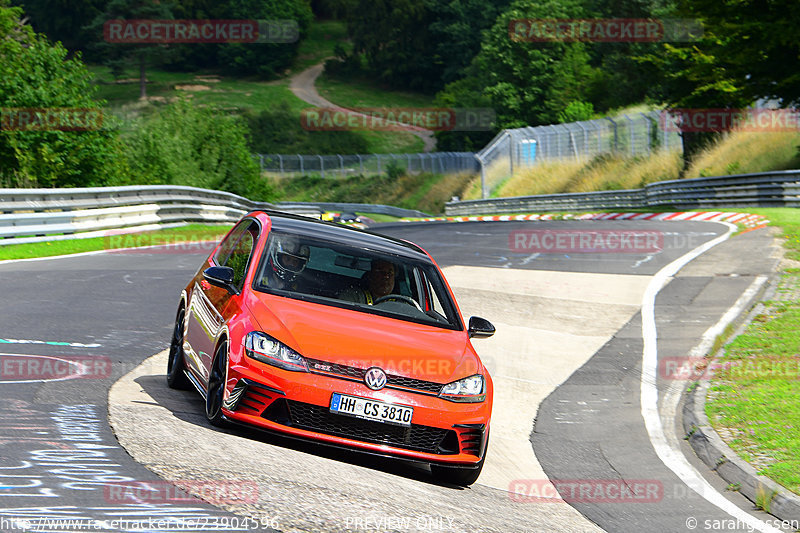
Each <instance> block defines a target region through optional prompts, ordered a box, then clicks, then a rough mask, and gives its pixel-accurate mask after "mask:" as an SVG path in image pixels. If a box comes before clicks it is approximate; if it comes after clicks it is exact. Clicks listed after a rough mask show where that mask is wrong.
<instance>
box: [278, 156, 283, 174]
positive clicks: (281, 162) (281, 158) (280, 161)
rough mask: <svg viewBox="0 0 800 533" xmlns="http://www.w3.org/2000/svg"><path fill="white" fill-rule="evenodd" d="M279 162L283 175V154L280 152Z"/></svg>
mask: <svg viewBox="0 0 800 533" xmlns="http://www.w3.org/2000/svg"><path fill="white" fill-rule="evenodd" d="M278 164H279V165H280V169H281V176H283V156H282V155H281V154H278Z"/></svg>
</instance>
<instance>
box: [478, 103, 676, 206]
mask: <svg viewBox="0 0 800 533" xmlns="http://www.w3.org/2000/svg"><path fill="white" fill-rule="evenodd" d="M665 117H666V118H667V119H669V118H670V117H667V116H666V115H664V114H663V113H662V112H659V111H651V112H649V113H638V114H636V115H633V116H630V115H623V116H621V117H614V118H611V117H605V118H602V119H597V120H587V121H582V122H571V123H567V124H552V125H549V126H536V127H526V128H517V129H510V130H503V131H502V132H500V133H499V134H498V135H497V136H496V137H495V138H494V139H493V140H492V141H491V142H490V143H489V144H488V145H486V147H484V148H483V149H482V150H481V151H480V152H478V153H477V154H476V156H477V158H478V160H479V161H480V169H481V177H482V184H483V195H484V197H486V196H487V195H488V194H490V192H491V191H492V190H493V189H494V188H495V187H496V186H497V185H499V184H500V183H501V182H502V180H503V179H505V178H507V177H508V176H511V175H512V174H513V173H514V172H515V171H517V170H519V169H521V168H526V167H531V166H533V165H536V164H538V163H542V162H545V161H554V160H564V159H575V160H589V159H591V158H593V157H595V156H597V155H600V154H608V153H616V154H620V155H623V156H629V157H636V156H643V155H649V154H651V153H653V152H655V151H658V150H681V149H682V144H681V137H680V132H679V131H680V130H679V128H676V127H665V123H664V120H665Z"/></svg>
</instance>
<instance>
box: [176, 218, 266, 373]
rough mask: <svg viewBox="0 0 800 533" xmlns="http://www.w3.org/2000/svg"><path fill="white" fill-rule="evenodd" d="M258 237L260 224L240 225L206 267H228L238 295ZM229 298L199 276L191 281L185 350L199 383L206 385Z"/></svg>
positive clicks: (243, 222) (231, 297) (224, 320)
mask: <svg viewBox="0 0 800 533" xmlns="http://www.w3.org/2000/svg"><path fill="white" fill-rule="evenodd" d="M258 235H259V225H258V222H256V221H255V220H253V219H245V220H243V221H242V222H240V223H239V224H238V225H237V226H236V227H235V228H234V229H233V231H231V233H229V234H228V236H227V237H226V238H225V239H224V240H223V241H222V243H221V244H220V246H219V248H218V249H217V252H216V253H215V254H214V255H213V256H212V257H211V258H210V260H209V261H208V264H207V265H206V266H227V267H230V268H232V269H233V271H234V278H233V284H234V286H235V287H236V289H237V291H239V292H241V290H242V288H243V286H244V278H245V275H246V273H247V267H248V265H249V264H250V262H251V260H252V255H253V250H254V248H255V243H256V241H257V239H258ZM237 297H238V295H232V294H231V293H230V292H228V291H227V290H226V289H224V288H221V287H217V286H214V285H211V284H210V283H209V282H207V281H206V280H205V279H203V276H202V273H200V274H199V275H198V276H197V277H196V278H195V280H194V287H193V289H192V293H191V298H190V301H189V312H188V313H187V319H186V326H187V331H186V337H185V338H186V343H187V344H188V345H189V346H188V349H186V350H185V353H186V354H187V359H188V360H189V366H190V367H191V369H192V371H193V372H194V373H195V375H196V376H197V377H198V379H199V380H200V382H201V383H203V384H205V383H207V382H208V376H209V372H210V369H211V362H212V360H213V357H214V348H215V346H216V340H217V338H218V336H219V333H220V331H221V330H222V327H223V326H224V325H225V323H226V322H227V318H229V317H228V315H227V308H228V307H229V305H230V303H231V300H232V299H234V298H237Z"/></svg>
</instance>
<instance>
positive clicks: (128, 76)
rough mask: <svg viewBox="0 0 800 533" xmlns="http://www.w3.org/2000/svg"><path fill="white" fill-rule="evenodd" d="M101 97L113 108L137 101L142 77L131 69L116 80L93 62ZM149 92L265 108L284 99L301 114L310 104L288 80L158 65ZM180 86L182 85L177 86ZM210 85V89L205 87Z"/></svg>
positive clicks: (241, 107)
mask: <svg viewBox="0 0 800 533" xmlns="http://www.w3.org/2000/svg"><path fill="white" fill-rule="evenodd" d="M90 70H91V71H92V73H94V75H95V84H96V85H97V87H98V97H100V98H103V99H105V100H107V102H108V106H109V107H110V108H112V109H121V108H125V107H129V106H131V105H136V104H137V102H138V100H139V79H138V77H137V76H138V74H137V73H135V72H134V71H132V70H131V71H128V72H126V73H125V75H124V76H123V78H122V80H124V81H125V83H115V82H114V78H113V76H111V73H110V71H109V69H108V67H103V66H97V65H93V66H91V67H90ZM147 79H148V84H147V96H148V98H150V99H153V98H154V99H155V101H160V100H161V99H164V100H169V99H172V98H177V97H179V96H187V97H190V98H191V99H192V100H193V101H195V102H197V103H200V104H207V105H212V104H213V105H215V106H218V107H221V108H223V109H230V110H246V109H248V110H252V111H256V112H257V111H262V110H266V109H271V108H272V107H274V106H275V104H276V103H277V102H279V101H281V100H285V101H286V102H288V104H289V107H290V108H291V109H292V110H293V111H296V112H297V114H298V121H299V120H300V119H299V114H300V111H301V110H303V109H305V108H306V107H308V104H306V103H305V102H303V101H302V100H300V99H299V98H297V97H296V96H295V95H294V94H293V93H292V92H291V91H290V90H289V80H288V79H284V80H278V81H258V80H252V79H246V78H245V79H240V78H231V77H225V76H218V75H215V74H208V73H205V74H204V73H200V72H198V73H179V72H166V71H161V70H158V69H149V70H148V71H147ZM177 87H183V88H182V89H178V88H177ZM206 88H207V89H206Z"/></svg>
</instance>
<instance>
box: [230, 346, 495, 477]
mask: <svg viewBox="0 0 800 533" xmlns="http://www.w3.org/2000/svg"><path fill="white" fill-rule="evenodd" d="M243 362H245V364H233V365H231V366H230V367H229V370H228V390H227V392H226V400H225V403H224V406H223V414H224V415H225V417H226V418H228V419H229V420H231V421H233V422H238V423H241V424H246V425H251V426H257V427H259V428H261V429H265V430H269V431H274V432H278V433H282V434H285V435H288V436H292V437H298V438H302V439H309V440H314V441H318V442H323V443H326V444H331V445H335V446H339V447H346V448H351V449H356V450H360V451H364V452H368V453H373V454H379V455H385V456H386V455H388V456H393V457H400V458H404V459H408V460H413V461H421V462H426V463H435V464H443V465H451V466H456V465H458V466H473V465H474V466H477V464H478V463H479V462H480V460H481V459H482V457H483V454H484V451H485V438H486V430H487V427H488V425H489V417H490V415H491V400H490V398H491V395H488V399H487V401H485V402H482V403H474V404H469V403H454V402H449V401H447V400H444V399H441V398H438V397H436V396H432V395H429V394H419V393H414V392H410V391H399V390H389V389H383V390H380V391H373V390H370V389H369V388H367V387H366V385H364V384H363V383H360V382H356V381H354V380H349V379H342V378H338V377H332V376H328V375H320V374H314V373H304V372H289V371H285V370H281V369H273V368H272V367H268V366H267V365H263V366H265V367H267V368H266V369H261V368H259V367H261V366H262V364H261V363H251V362H250V361H248V360H246V359H245V360H243ZM266 370H268V371H266ZM334 392H339V393H342V394H349V395H353V396H360V397H364V398H371V399H375V400H380V401H383V402H389V403H395V404H402V405H409V406H412V407H413V408H414V415H413V419H412V424H411V426H410V427H406V426H396V425H392V424H385V423H382V422H375V421H371V420H364V419H360V418H354V417H350V416H345V415H340V414H336V413H332V412H330V409H329V405H330V401H331V395H332V394H333V393H334Z"/></svg>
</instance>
